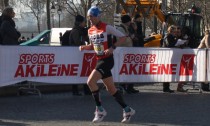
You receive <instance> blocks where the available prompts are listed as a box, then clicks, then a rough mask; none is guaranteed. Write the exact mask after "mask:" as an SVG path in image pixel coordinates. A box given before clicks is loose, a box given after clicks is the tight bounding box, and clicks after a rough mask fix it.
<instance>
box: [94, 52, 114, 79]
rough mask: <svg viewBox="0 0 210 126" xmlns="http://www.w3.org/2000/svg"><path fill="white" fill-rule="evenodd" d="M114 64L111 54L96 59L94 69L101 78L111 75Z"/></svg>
mask: <svg viewBox="0 0 210 126" xmlns="http://www.w3.org/2000/svg"><path fill="white" fill-rule="evenodd" d="M113 66H114V58H113V55H112V56H110V57H107V58H104V59H100V60H98V61H97V64H96V70H97V71H98V72H100V73H101V75H102V79H105V78H108V77H111V76H112V72H111V69H112V68H113Z"/></svg>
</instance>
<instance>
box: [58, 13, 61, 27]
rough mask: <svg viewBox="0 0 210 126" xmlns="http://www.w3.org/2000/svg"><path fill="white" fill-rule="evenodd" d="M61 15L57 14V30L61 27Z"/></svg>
mask: <svg viewBox="0 0 210 126" xmlns="http://www.w3.org/2000/svg"><path fill="white" fill-rule="evenodd" d="M60 17H61V15H60V14H58V25H59V28H60V27H61V18H60Z"/></svg>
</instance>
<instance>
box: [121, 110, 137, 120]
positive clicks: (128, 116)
mask: <svg viewBox="0 0 210 126" xmlns="http://www.w3.org/2000/svg"><path fill="white" fill-rule="evenodd" d="M135 113H136V111H135V110H134V109H132V108H130V112H125V111H124V110H123V120H122V121H121V122H122V123H128V122H130V119H131V117H132V116H133V115H134V114H135Z"/></svg>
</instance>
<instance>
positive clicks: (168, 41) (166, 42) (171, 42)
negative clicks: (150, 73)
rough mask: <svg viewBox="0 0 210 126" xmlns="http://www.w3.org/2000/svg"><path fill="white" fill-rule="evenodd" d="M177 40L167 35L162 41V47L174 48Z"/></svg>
mask: <svg viewBox="0 0 210 126" xmlns="http://www.w3.org/2000/svg"><path fill="white" fill-rule="evenodd" d="M176 42H177V39H176V37H175V36H173V35H172V34H167V35H166V36H165V37H164V39H163V47H168V48H172V47H175V45H176Z"/></svg>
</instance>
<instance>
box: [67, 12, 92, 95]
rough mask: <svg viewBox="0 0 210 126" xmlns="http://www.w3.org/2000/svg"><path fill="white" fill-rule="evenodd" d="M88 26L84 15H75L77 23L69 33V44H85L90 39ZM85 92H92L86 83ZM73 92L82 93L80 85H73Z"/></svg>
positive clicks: (88, 93)
mask: <svg viewBox="0 0 210 126" xmlns="http://www.w3.org/2000/svg"><path fill="white" fill-rule="evenodd" d="M85 27H86V20H85V18H84V17H83V16H81V15H77V16H76V17H75V23H74V27H73V29H72V30H71V31H70V33H69V41H68V42H69V45H70V46H80V45H84V44H85V42H87V41H89V39H88V34H87V29H86V28H85ZM83 87H84V93H85V94H86V95H90V94H91V92H90V90H89V87H88V86H87V85H86V84H84V86H83ZM72 93H73V95H78V96H80V95H82V94H81V93H80V92H79V89H78V85H77V84H74V85H72Z"/></svg>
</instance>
